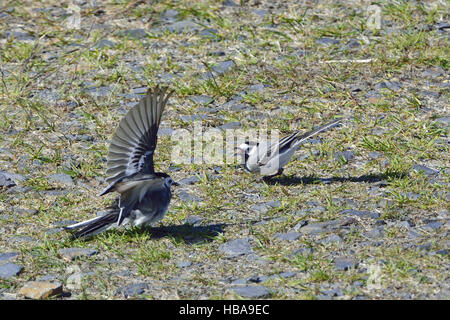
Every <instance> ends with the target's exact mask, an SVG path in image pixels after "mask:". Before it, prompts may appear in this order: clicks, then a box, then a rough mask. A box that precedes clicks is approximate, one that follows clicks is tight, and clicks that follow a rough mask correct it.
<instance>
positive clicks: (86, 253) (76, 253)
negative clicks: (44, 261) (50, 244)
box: [58, 248, 98, 261]
mask: <svg viewBox="0 0 450 320" xmlns="http://www.w3.org/2000/svg"><path fill="white" fill-rule="evenodd" d="M58 253H59V255H60V256H61V257H62V258H63V259H64V260H67V261H73V260H75V259H79V258H85V257H90V256H93V255H96V254H98V251H97V250H94V249H89V248H63V249H59V250H58Z"/></svg>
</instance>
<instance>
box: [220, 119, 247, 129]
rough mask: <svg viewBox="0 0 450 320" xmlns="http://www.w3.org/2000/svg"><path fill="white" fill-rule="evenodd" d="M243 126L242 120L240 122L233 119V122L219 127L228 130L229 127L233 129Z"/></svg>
mask: <svg viewBox="0 0 450 320" xmlns="http://www.w3.org/2000/svg"><path fill="white" fill-rule="evenodd" d="M241 126H242V125H241V123H240V122H238V121H232V122H227V123H225V124H223V125H221V126H220V127H219V129H222V130H228V129H230V130H233V129H238V128H240V127H241Z"/></svg>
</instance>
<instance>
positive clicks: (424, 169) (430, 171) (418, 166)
mask: <svg viewBox="0 0 450 320" xmlns="http://www.w3.org/2000/svg"><path fill="white" fill-rule="evenodd" d="M413 170H415V171H416V172H422V173H424V174H426V175H435V174H438V173H439V171H436V170H434V169H431V168H428V167H427V166H424V165H421V164H415V165H414V166H413Z"/></svg>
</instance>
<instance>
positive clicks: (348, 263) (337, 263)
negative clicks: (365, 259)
mask: <svg viewBox="0 0 450 320" xmlns="http://www.w3.org/2000/svg"><path fill="white" fill-rule="evenodd" d="M357 265H358V264H357V263H355V262H354V261H353V260H351V259H348V258H337V259H335V260H334V267H335V268H336V269H337V270H343V271H347V270H349V269H352V268H356V267H357Z"/></svg>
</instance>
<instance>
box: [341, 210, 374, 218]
mask: <svg viewBox="0 0 450 320" xmlns="http://www.w3.org/2000/svg"><path fill="white" fill-rule="evenodd" d="M341 214H344V215H349V216H357V217H360V218H371V219H378V218H379V217H380V215H379V214H378V213H376V212H371V211H359V210H353V209H347V210H344V211H342V212H341Z"/></svg>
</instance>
